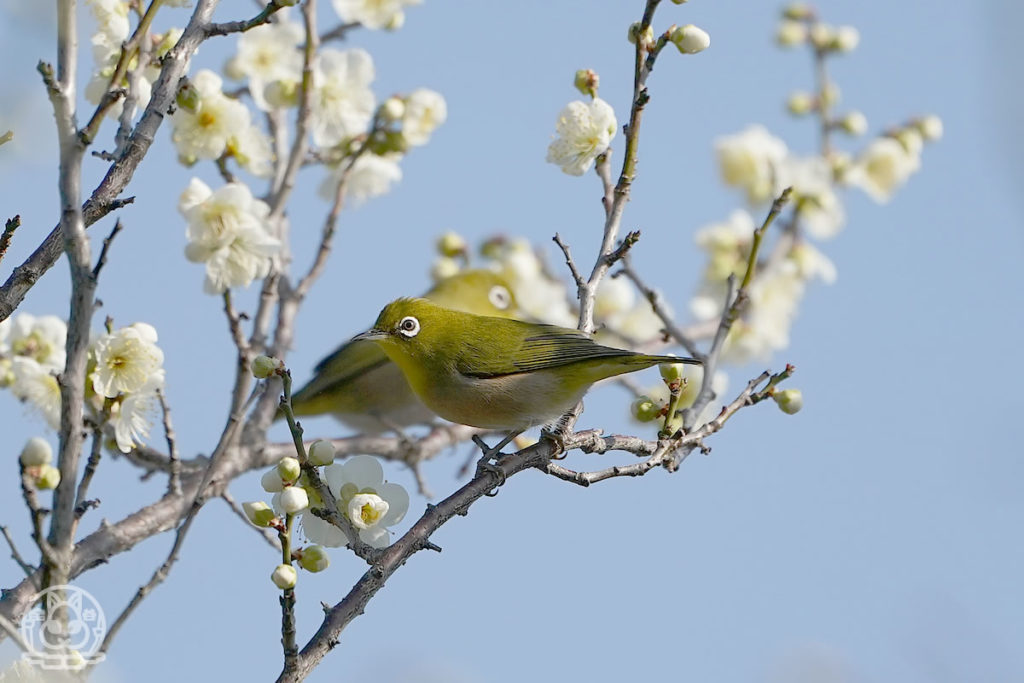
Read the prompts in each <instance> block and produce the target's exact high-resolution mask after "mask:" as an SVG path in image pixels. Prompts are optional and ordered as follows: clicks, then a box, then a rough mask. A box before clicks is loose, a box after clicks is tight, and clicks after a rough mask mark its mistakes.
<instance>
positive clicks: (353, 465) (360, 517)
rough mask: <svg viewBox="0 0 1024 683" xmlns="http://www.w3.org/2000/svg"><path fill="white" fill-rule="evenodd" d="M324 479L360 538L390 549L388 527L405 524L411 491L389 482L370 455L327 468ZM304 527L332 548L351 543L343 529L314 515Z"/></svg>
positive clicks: (305, 520)
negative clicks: (409, 492) (385, 479)
mask: <svg viewBox="0 0 1024 683" xmlns="http://www.w3.org/2000/svg"><path fill="white" fill-rule="evenodd" d="M324 480H325V481H326V482H327V486H328V488H330V490H331V493H332V494H334V497H335V499H337V501H338V510H339V511H340V512H341V513H342V514H343V515H345V516H346V517H348V518H349V520H350V521H351V522H352V524H353V526H355V527H356V528H357V529H358V530H359V539H360V540H361V541H363V542H364V543H368V544H369V545H371V546H373V547H374V548H386V547H387V546H388V545H389V543H390V537H389V535H388V529H387V527H390V526H394V525H395V524H398V523H399V522H401V521H402V518H404V517H405V513H406V512H407V511H408V509H409V494H408V492H406V490H405V489H404V488H402V487H401V486H400V485H398V484H394V483H390V482H385V481H384V468H383V467H381V464H380V462H378V461H377V459H376V458H374V457H372V456H369V455H357V456H355V457H352V458H349V459H348V460H346V461H345V462H344V463H342V464H336V465H330V466H328V467H325V468H324ZM314 504H315V503H314ZM302 528H303V531H304V533H305V535H306V538H308V539H309V540H310V541H312V542H314V543H318V544H320V545H325V546H328V547H332V548H336V547H338V546H341V545H345V543H347V539H346V538H345V534H344V532H342V531H341V529H339V528H338V527H336V526H334V525H333V524H331V523H330V522H326V521H324V520H322V519H320V518H319V517H317V516H315V515H313V514H309V513H304V514H303V515H302Z"/></svg>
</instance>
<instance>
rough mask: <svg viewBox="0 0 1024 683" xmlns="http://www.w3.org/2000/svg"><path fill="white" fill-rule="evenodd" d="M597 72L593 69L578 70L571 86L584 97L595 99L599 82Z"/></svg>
mask: <svg viewBox="0 0 1024 683" xmlns="http://www.w3.org/2000/svg"><path fill="white" fill-rule="evenodd" d="M599 80H600V79H599V78H598V76H597V72H595V71H594V70H593V69H580V70H579V71H577V72H576V76H575V78H573V82H572V84H573V85H574V86H576V89H577V90H579V91H580V93H582V94H584V95H590V96H591V97H597V85H598V82H599Z"/></svg>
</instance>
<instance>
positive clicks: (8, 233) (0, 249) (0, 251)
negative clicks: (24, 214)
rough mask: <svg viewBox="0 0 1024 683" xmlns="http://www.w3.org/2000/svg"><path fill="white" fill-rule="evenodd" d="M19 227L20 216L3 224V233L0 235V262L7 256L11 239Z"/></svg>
mask: <svg viewBox="0 0 1024 683" xmlns="http://www.w3.org/2000/svg"><path fill="white" fill-rule="evenodd" d="M20 226H21V215H20V214H19V215H17V216H15V217H14V218H8V219H7V222H6V223H4V232H3V234H2V235H0V261H3V260H4V255H5V254H7V250H8V249H9V248H10V246H11V239H13V238H14V231H15V230H17V229H18V228H19V227H20Z"/></svg>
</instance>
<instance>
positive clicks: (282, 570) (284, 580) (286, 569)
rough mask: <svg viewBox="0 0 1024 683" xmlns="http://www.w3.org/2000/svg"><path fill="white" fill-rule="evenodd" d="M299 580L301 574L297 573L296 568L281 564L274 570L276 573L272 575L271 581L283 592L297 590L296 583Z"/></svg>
mask: <svg viewBox="0 0 1024 683" xmlns="http://www.w3.org/2000/svg"><path fill="white" fill-rule="evenodd" d="M298 578H299V573H298V572H297V571H295V567H293V566H291V565H290V564H279V565H277V568H276V569H275V570H274V573H273V574H271V575H270V580H271V581H273V582H274V585H275V586H277V587H278V588H280V589H281V590H288V589H289V588H295V582H296V581H297V580H298Z"/></svg>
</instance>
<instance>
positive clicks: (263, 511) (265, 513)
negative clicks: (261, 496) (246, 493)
mask: <svg viewBox="0 0 1024 683" xmlns="http://www.w3.org/2000/svg"><path fill="white" fill-rule="evenodd" d="M242 511H243V512H245V517H246V519H248V520H249V521H250V522H251V523H252V524H253V525H254V526H261V527H267V526H270V523H271V522H273V521H274V519H276V518H277V515H276V514H274V510H273V508H271V507H270V506H269V505H267V504H266V503H264V502H263V501H262V500H257V501H253V502H251V503H242Z"/></svg>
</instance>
